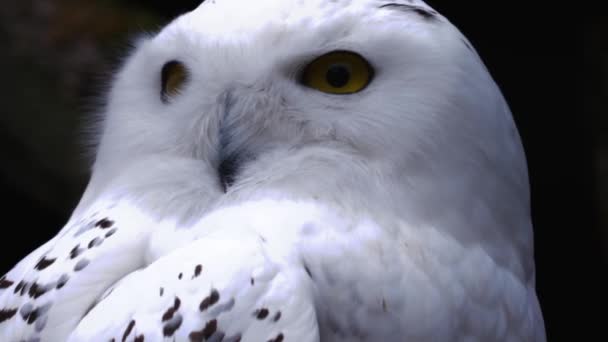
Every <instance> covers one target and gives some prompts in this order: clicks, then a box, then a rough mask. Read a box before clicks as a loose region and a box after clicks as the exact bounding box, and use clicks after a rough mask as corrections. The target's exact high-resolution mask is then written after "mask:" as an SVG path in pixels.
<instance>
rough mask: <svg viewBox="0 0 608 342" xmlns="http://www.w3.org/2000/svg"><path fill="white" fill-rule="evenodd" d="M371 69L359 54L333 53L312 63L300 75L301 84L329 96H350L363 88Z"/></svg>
mask: <svg viewBox="0 0 608 342" xmlns="http://www.w3.org/2000/svg"><path fill="white" fill-rule="evenodd" d="M373 74H374V72H373V69H372V67H371V66H370V65H369V63H368V62H367V61H366V60H365V59H364V58H363V57H361V56H360V55H359V54H356V53H354V52H349V51H333V52H330V53H327V54H325V55H323V56H320V57H318V58H317V59H315V60H314V61H312V62H311V63H310V64H308V66H306V68H305V69H304V72H303V73H302V78H301V80H302V83H303V84H304V85H306V86H308V87H310V88H313V89H317V90H319V91H322V92H324V93H329V94H352V93H356V92H359V91H361V90H363V88H365V87H366V86H367V85H368V84H369V82H370V81H371V79H372V77H373Z"/></svg>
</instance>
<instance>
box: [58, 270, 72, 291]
mask: <svg viewBox="0 0 608 342" xmlns="http://www.w3.org/2000/svg"><path fill="white" fill-rule="evenodd" d="M69 279H70V277H69V276H68V275H67V274H62V275H61V277H59V280H57V290H59V289H60V288H62V287H63V286H64V285H65V284H66V283H67V282H68V280H69Z"/></svg>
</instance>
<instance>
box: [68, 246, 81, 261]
mask: <svg viewBox="0 0 608 342" xmlns="http://www.w3.org/2000/svg"><path fill="white" fill-rule="evenodd" d="M81 252H82V251H81V250H80V245H76V247H74V248H72V250H71V251H70V259H76V258H77V257H78V256H79V255H80V253H81Z"/></svg>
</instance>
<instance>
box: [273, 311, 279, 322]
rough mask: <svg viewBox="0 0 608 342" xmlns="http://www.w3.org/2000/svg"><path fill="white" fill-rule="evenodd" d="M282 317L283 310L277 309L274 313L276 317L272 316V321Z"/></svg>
mask: <svg viewBox="0 0 608 342" xmlns="http://www.w3.org/2000/svg"><path fill="white" fill-rule="evenodd" d="M280 319H281V311H277V313H276V314H274V317H272V321H273V322H278V321H279V320H280Z"/></svg>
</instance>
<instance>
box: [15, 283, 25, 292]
mask: <svg viewBox="0 0 608 342" xmlns="http://www.w3.org/2000/svg"><path fill="white" fill-rule="evenodd" d="M23 286H25V282H24V281H23V280H22V281H20V282H18V283H17V286H15V290H14V291H13V293H17V292H19V291H20V290H21V289H22V288H23Z"/></svg>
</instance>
